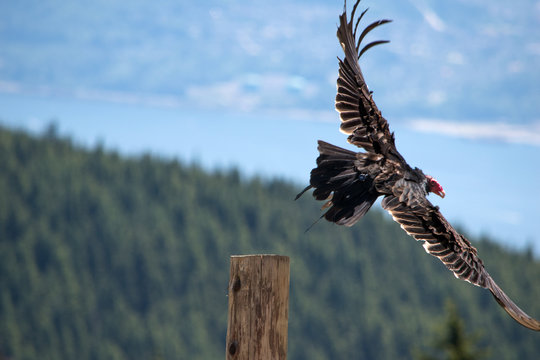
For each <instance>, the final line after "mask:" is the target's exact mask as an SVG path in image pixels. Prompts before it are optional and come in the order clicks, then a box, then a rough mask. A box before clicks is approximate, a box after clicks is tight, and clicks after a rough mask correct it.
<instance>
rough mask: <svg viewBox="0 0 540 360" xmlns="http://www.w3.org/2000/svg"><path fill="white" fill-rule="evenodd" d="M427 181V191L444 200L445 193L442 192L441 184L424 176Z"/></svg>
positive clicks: (430, 177)
mask: <svg viewBox="0 0 540 360" xmlns="http://www.w3.org/2000/svg"><path fill="white" fill-rule="evenodd" d="M426 177H427V180H428V191H429V192H432V193H434V194H437V195H439V196H440V197H442V198H444V196H445V195H446V193H445V192H444V190H443V188H442V186H441V184H439V182H438V181H437V180H435V179H434V178H433V177H432V176H429V175H428V176H426Z"/></svg>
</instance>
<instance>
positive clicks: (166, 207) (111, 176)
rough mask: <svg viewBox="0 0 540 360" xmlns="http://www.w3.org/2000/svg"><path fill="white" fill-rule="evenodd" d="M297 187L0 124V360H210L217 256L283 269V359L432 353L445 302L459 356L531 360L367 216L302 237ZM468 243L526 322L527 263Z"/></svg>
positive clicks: (455, 287)
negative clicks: (263, 261)
mask: <svg viewBox="0 0 540 360" xmlns="http://www.w3.org/2000/svg"><path fill="white" fill-rule="evenodd" d="M307 178H308V174H306V181H307ZM302 185H303V184H295V183H291V182H287V181H283V180H279V179H268V178H257V177H253V178H247V177H245V176H243V175H242V173H241V171H239V170H236V169H226V170H223V169H221V170H206V169H203V168H201V167H200V166H198V165H197V164H187V163H181V162H178V161H176V160H172V159H168V158H161V157H158V156H152V155H148V154H146V155H144V154H143V155H140V156H123V155H120V154H119V153H117V152H115V151H113V150H109V149H106V148H104V146H100V145H97V146H95V147H93V148H85V147H83V146H80V145H78V144H77V143H76V142H74V141H73V140H71V139H69V138H65V137H63V136H60V135H58V133H57V131H56V130H55V128H54V127H50V128H49V129H48V130H47V131H45V132H44V133H43V134H40V135H30V134H27V133H25V132H23V131H19V130H14V129H8V128H2V127H0V359H13V360H30V359H51V360H52V359H54V360H62V359H65V360H68V359H69V360H72V359H81V360H97V359H100V360H101V359H115V360H127V359H148V360H152V359H156V360H157V359H190V360H197V359H198V360H208V359H224V358H225V336H226V328H227V304H228V298H227V286H228V281H229V279H228V277H229V257H230V255H235V254H260V253H274V254H280V255H286V256H289V257H290V260H291V282H290V284H291V285H290V310H289V340H288V344H289V345H288V358H289V359H291V360H301V359H305V360H322V359H347V360H349V359H413V358H415V357H416V356H417V354H433V351H434V349H433V348H432V343H433V341H432V339H433V336H434V334H435V333H436V332H437V331H439V330H438V329H440V326H441V324H444V323H445V322H446V319H447V318H448V315H447V314H446V311H445V309H446V308H447V307H448V306H447V305H446V304H447V303H448V302H449V301H451V302H452V303H453V304H455V309H454V310H452V311H455V314H459V316H460V318H459V320H455V321H454V323H456V324H458V325H459V326H457V325H456V328H458V329H464V331H465V332H466V333H467V334H474V336H475V339H477V340H475V341H476V342H475V348H478V349H482V351H485V353H488V354H491V357H492V358H496V359H538V358H539V356H540V334H538V333H535V332H533V331H530V330H528V329H525V328H523V327H521V326H520V325H519V324H517V323H516V322H515V321H514V320H512V319H511V318H510V317H509V316H508V315H507V314H506V313H505V312H504V311H503V310H502V309H501V308H500V307H499V306H498V304H497V303H496V302H495V300H494V299H493V298H492V296H491V294H490V293H489V292H488V291H486V290H484V289H481V288H478V287H474V286H472V285H470V284H468V283H466V282H464V281H460V280H457V279H455V278H454V276H453V275H452V274H451V273H450V272H449V271H448V270H446V269H445V268H444V266H443V265H442V264H441V263H440V262H439V261H438V260H437V259H436V258H434V257H431V256H429V255H427V254H426V253H425V251H424V249H423V248H422V246H421V244H420V243H418V242H416V241H415V240H414V239H412V238H411V237H409V236H408V235H406V234H405V233H404V232H403V231H402V230H401V229H400V227H399V226H398V225H397V224H395V223H394V222H393V221H392V220H391V218H390V217H389V216H388V215H387V214H386V213H384V212H383V211H381V210H379V207H378V206H374V209H372V210H371V211H370V212H369V213H368V215H367V216H365V218H363V219H362V220H361V221H360V222H359V223H358V224H356V225H355V226H353V227H351V228H345V227H340V226H337V225H332V224H329V223H327V222H325V221H319V222H318V223H317V224H315V225H314V226H313V227H312V228H311V230H309V231H308V232H305V230H306V229H307V228H308V227H309V226H310V225H311V224H312V223H313V222H314V221H315V220H316V219H318V218H319V217H320V214H321V212H320V203H317V202H316V201H314V200H313V199H312V198H311V196H303V197H302V198H301V199H299V200H298V201H294V197H295V195H296V193H298V191H299V190H301V188H302V187H303V186H302ZM470 240H471V241H472V242H473V244H474V245H475V246H476V247H477V248H478V251H479V254H480V256H481V258H482V259H483V261H484V264H485V265H486V267H487V269H488V271H489V272H490V273H491V275H492V276H493V277H494V279H495V280H496V281H497V283H498V284H499V285H500V286H501V287H502V288H503V289H504V290H505V291H506V292H507V294H508V295H509V296H510V297H511V298H512V299H513V300H514V301H516V303H517V304H518V305H519V306H520V307H522V308H523V309H524V310H525V311H526V312H527V313H529V314H530V315H531V316H535V317H537V318H538V317H540V300H539V299H540V261H539V260H538V259H537V258H535V257H534V256H533V253H532V251H515V250H513V251H510V250H508V249H505V248H504V247H502V246H501V245H499V244H497V243H495V242H493V241H491V240H490V239H486V238H481V239H478V238H471V239H470ZM452 314H454V312H453V313H452ZM435 350H436V349H435ZM430 356H435V355H430Z"/></svg>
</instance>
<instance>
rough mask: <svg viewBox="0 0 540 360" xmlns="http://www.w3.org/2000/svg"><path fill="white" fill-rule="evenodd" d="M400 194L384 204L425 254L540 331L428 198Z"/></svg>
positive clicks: (512, 314)
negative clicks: (414, 197) (410, 198)
mask: <svg viewBox="0 0 540 360" xmlns="http://www.w3.org/2000/svg"><path fill="white" fill-rule="evenodd" d="M400 194H401V190H400V189H396V193H395V194H394V195H387V196H386V197H385V198H384V199H383V201H382V204H381V205H382V207H383V208H384V209H386V210H387V211H388V212H390V214H391V215H392V217H393V218H394V220H395V221H396V222H398V223H399V224H400V225H401V227H402V228H403V230H405V231H406V232H407V233H408V234H409V235H411V236H412V237H414V238H415V239H416V240H422V241H424V245H423V246H424V249H425V250H426V252H427V253H429V254H431V255H433V256H436V257H437V258H439V260H441V261H442V263H443V264H444V265H445V266H446V267H447V268H448V269H449V270H450V271H452V272H453V273H454V275H455V276H456V277H457V278H459V279H462V280H465V281H468V282H470V283H471V284H474V285H477V286H480V287H483V288H486V289H488V290H489V291H491V294H492V295H493V297H495V300H497V302H498V303H499V305H501V306H502V308H503V309H504V310H505V311H506V312H507V313H508V314H509V315H510V316H511V317H512V318H514V320H516V321H517V322H518V323H520V324H521V325H523V326H525V327H527V328H529V329H531V330H536V331H540V322H538V321H537V320H535V319H533V318H532V317H530V316H529V315H527V314H526V313H525V312H524V311H523V310H521V309H520V308H519V307H518V306H517V305H516V304H515V303H514V302H513V301H512V300H511V299H510V298H509V297H508V296H507V295H506V294H505V293H504V291H502V289H501V288H500V287H499V286H498V285H497V284H496V283H495V281H494V280H493V278H492V277H491V276H490V275H489V274H488V272H487V271H486V269H485V268H484V264H483V263H482V260H481V259H480V258H479V257H478V255H477V252H476V249H475V248H474V247H473V246H472V245H471V243H470V242H469V241H468V240H467V239H466V238H465V237H464V236H463V235H461V234H459V233H458V232H457V231H456V230H455V229H454V228H453V227H452V226H451V225H450V224H449V223H448V221H447V220H446V219H445V218H444V216H443V215H442V214H441V212H440V211H439V209H438V207H436V206H433V205H432V204H431V203H430V202H429V201H428V200H427V199H424V201H421V202H416V201H415V202H410V201H407V200H406V199H404V198H403V197H402V196H400ZM400 198H401V201H400Z"/></svg>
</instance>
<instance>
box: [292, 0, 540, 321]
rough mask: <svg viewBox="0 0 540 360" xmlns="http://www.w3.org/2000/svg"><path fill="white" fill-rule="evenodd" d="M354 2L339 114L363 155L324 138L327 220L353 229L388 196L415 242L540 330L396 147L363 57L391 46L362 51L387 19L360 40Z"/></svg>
mask: <svg viewBox="0 0 540 360" xmlns="http://www.w3.org/2000/svg"><path fill="white" fill-rule="evenodd" d="M359 2H360V0H358V1H357V2H356V4H355V5H354V8H353V10H352V13H351V21H348V20H347V11H346V9H345V10H344V11H343V14H342V15H341V16H340V17H339V20H340V23H339V28H338V31H337V37H338V39H339V42H340V44H341V46H342V48H343V51H344V53H345V58H344V59H343V60H341V59H339V78H338V80H337V95H336V110H337V111H338V112H339V116H340V118H341V127H340V130H341V131H342V132H344V133H345V134H348V135H349V137H348V141H349V143H351V144H354V145H356V146H358V147H360V148H363V149H364V150H365V152H358V153H355V152H353V151H350V150H345V149H342V148H339V147H337V146H334V145H331V144H328V143H326V142H324V141H319V147H318V150H319V153H320V155H319V157H318V158H317V167H316V168H314V169H313V170H312V171H311V179H310V185H309V186H308V187H306V188H305V189H304V191H302V192H301V193H300V194H298V196H297V198H298V197H300V196H301V195H302V194H303V193H304V192H305V191H307V190H309V189H311V188H313V189H314V191H313V196H314V197H315V198H316V199H317V200H325V201H326V203H325V204H324V205H323V209H328V210H327V211H326V212H325V213H324V215H323V216H324V218H326V219H327V220H328V221H331V222H334V223H336V224H339V225H346V226H352V225H353V224H355V223H356V222H357V221H358V220H359V219H360V218H361V217H362V216H364V214H366V212H367V211H368V210H369V209H370V207H371V205H372V204H373V203H374V202H375V200H376V199H377V198H378V197H380V196H382V197H383V200H382V207H383V208H384V209H385V210H387V211H388V212H390V214H391V215H392V217H393V218H394V220H395V221H396V222H398V223H399V224H400V225H401V227H402V228H403V229H404V230H405V231H406V232H407V233H408V234H409V235H411V236H412V237H414V238H415V239H416V240H422V241H424V245H423V246H424V249H425V250H426V251H427V252H428V253H429V254H431V255H433V256H436V257H437V258H439V260H441V261H442V262H443V264H444V265H445V266H446V267H447V268H448V269H449V270H450V271H452V272H453V273H454V275H455V276H456V277H457V278H459V279H462V280H465V281H468V282H470V283H472V284H474V285H477V286H480V287H483V288H486V289H488V290H489V291H491V293H492V294H493V296H494V297H495V299H496V300H497V302H498V303H499V304H500V305H501V306H502V307H503V308H504V310H505V311H506V312H507V313H508V314H509V315H510V316H511V317H512V318H514V319H515V320H516V321H517V322H519V323H520V324H521V325H523V326H525V327H527V328H529V329H532V330H536V331H540V322H538V321H537V320H535V319H533V318H531V317H530V316H529V315H527V314H526V313H525V312H523V311H522V310H521V309H520V308H519V307H518V306H517V305H516V304H515V303H514V302H513V301H512V300H510V299H509V298H508V296H507V295H506V294H505V293H504V292H503V291H502V290H501V289H500V288H499V286H497V284H496V283H495V282H494V281H493V279H492V278H491V276H490V275H489V274H488V272H487V271H486V269H485V268H484V265H483V263H482V260H480V258H479V257H478V255H477V251H476V249H475V248H474V247H473V246H472V245H471V243H470V242H469V241H468V240H467V239H466V238H465V237H464V236H463V235H461V234H459V233H458V232H457V231H456V230H455V229H454V228H453V227H452V225H450V224H449V223H448V221H446V219H445V218H444V216H443V215H442V214H441V212H440V211H439V208H438V207H437V206H434V205H433V204H431V202H430V201H429V200H428V199H427V198H426V197H427V195H428V193H429V192H434V193H436V194H438V195H440V196H441V197H444V191H443V190H442V187H441V186H440V185H439V183H438V182H437V181H436V180H435V179H433V178H432V177H430V176H427V175H425V174H424V173H423V172H422V170H420V169H418V168H414V169H413V168H411V167H410V166H409V165H408V164H407V162H406V161H405V159H404V158H403V157H402V156H401V154H400V153H399V152H398V151H397V149H396V146H395V143H394V134H393V133H391V132H390V129H389V127H388V122H387V121H386V120H385V119H384V117H383V116H382V115H381V112H380V111H379V109H378V108H377V105H375V102H374V101H373V98H372V96H371V92H370V91H369V89H368V87H367V85H366V82H365V81H364V77H363V75H362V71H361V69H360V65H359V63H358V59H359V58H360V56H361V55H362V54H363V53H365V51H366V50H368V49H369V48H371V47H373V46H375V45H379V44H382V43H385V42H387V41H374V42H372V43H369V44H367V45H366V46H364V47H363V48H362V49H361V48H360V45H361V42H362V40H363V38H364V37H365V35H366V34H367V33H368V32H370V31H371V30H373V29H374V28H376V27H377V26H379V25H382V24H385V23H388V22H389V20H381V21H377V22H374V23H372V24H370V25H368V26H367V27H366V28H365V30H364V31H363V32H362V33H361V34H360V36H358V39H357V37H356V31H357V28H358V24H359V22H360V20H361V18H362V17H363V16H364V14H365V13H366V11H364V12H363V13H362V14H361V15H360V16H359V17H358V19H357V20H356V23H355V24H354V28H353V20H354V14H355V12H356V8H357V7H358V4H359Z"/></svg>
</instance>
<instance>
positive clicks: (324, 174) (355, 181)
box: [297, 141, 378, 226]
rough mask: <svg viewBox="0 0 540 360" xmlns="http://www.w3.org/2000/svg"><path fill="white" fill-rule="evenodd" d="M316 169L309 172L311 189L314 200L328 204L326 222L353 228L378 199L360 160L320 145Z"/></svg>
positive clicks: (333, 146)
mask: <svg viewBox="0 0 540 360" xmlns="http://www.w3.org/2000/svg"><path fill="white" fill-rule="evenodd" d="M318 150H319V153H320V155H319V157H318V158H317V167H316V168H314V169H313V170H312V171H311V179H310V185H309V186H308V187H306V188H305V189H304V191H302V192H301V193H300V194H298V196H297V198H298V197H299V196H301V195H302V194H303V193H304V192H305V191H307V190H309V189H310V188H314V189H315V190H314V191H313V196H314V197H315V198H316V199H317V200H327V202H326V203H325V204H324V205H323V208H328V211H327V212H326V213H325V214H324V218H326V220H328V221H331V222H335V223H336V224H339V225H346V226H352V225H353V224H354V223H356V222H357V221H358V220H360V218H362V216H364V215H365V214H366V213H367V211H368V210H369V209H370V208H371V205H373V203H374V202H375V200H376V199H377V197H378V193H377V191H376V190H375V188H374V186H373V179H372V178H371V176H370V175H369V174H368V173H363V172H362V165H363V162H362V160H361V159H360V158H359V157H358V156H357V154H356V153H355V152H353V151H350V150H346V149H342V148H340V147H338V146H335V145H332V144H329V143H326V142H324V141H319V147H318Z"/></svg>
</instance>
